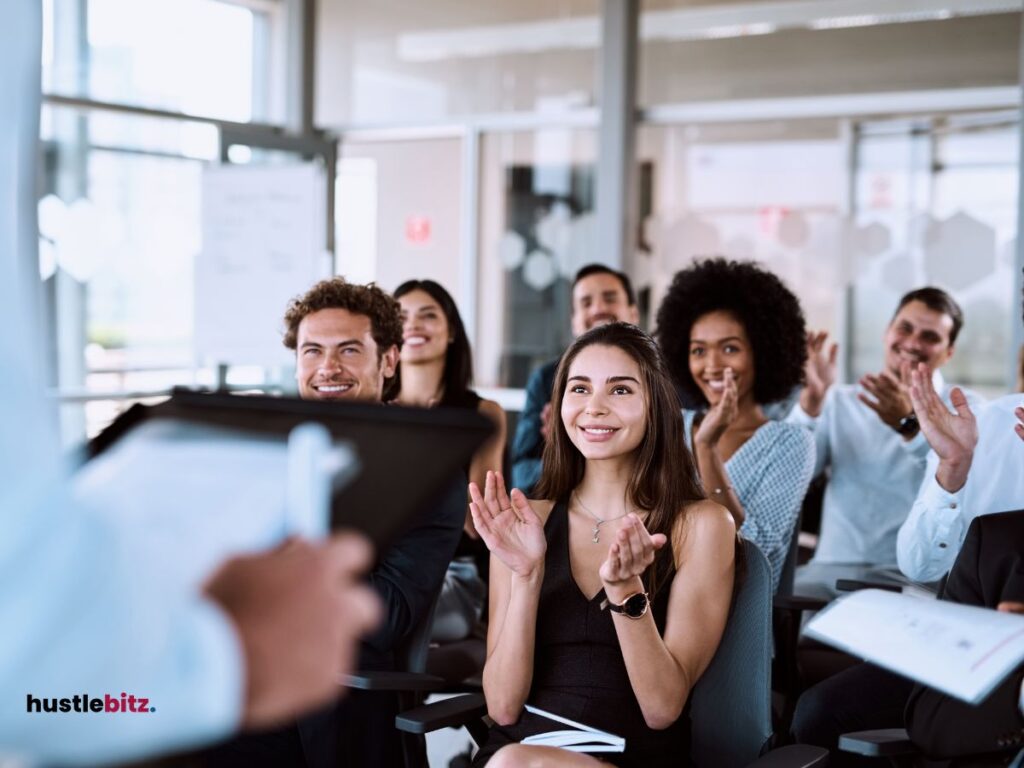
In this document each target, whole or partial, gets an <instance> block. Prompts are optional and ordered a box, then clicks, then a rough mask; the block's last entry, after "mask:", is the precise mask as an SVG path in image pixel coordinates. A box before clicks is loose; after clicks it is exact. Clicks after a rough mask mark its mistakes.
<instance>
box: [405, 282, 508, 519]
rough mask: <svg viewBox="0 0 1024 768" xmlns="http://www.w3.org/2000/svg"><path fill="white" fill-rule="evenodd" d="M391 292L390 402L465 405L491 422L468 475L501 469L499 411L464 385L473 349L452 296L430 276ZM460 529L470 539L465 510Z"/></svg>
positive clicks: (502, 417)
mask: <svg viewBox="0 0 1024 768" xmlns="http://www.w3.org/2000/svg"><path fill="white" fill-rule="evenodd" d="M394 296H395V298H396V299H398V303H399V304H401V305H402V357H401V365H400V367H399V369H398V385H397V387H398V394H397V396H396V397H395V400H394V402H396V403H398V404H400V405H418V406H422V407H426V408H433V407H434V406H445V407H451V408H471V409H472V410H475V411H479V412H480V413H482V414H483V415H485V416H487V417H488V418H489V419H490V420H491V421H493V422H494V424H495V428H496V431H495V434H494V435H493V436H492V437H491V438H490V439H489V440H488V441H487V443H485V444H484V445H483V447H481V448H480V450H478V451H477V452H476V454H475V455H474V456H473V460H472V462H471V463H470V465H469V479H470V480H471V481H473V482H476V483H477V484H479V485H482V484H483V482H484V478H485V476H486V473H487V470H494V471H500V470H501V463H502V452H503V451H504V448H505V412H504V411H503V410H502V409H501V406H500V405H498V404H497V403H496V402H494V401H493V400H485V399H484V398H482V397H480V396H479V395H478V394H477V393H476V392H474V391H473V390H472V389H471V388H470V382H471V381H472V378H473V354H472V352H471V351H470V348H469V339H468V338H467V336H466V329H465V327H464V326H463V324H462V317H461V316H460V315H459V309H458V307H456V306H455V300H454V299H453V298H452V297H451V294H449V293H448V291H446V290H445V289H444V287H442V286H441V285H440V284H439V283H436V282H434V281H433V280H407V281H406V282H404V283H402V284H401V285H400V286H398V288H397V289H396V290H395V293H394ZM466 532H467V533H468V534H469V535H470V536H472V537H474V538H476V531H475V530H474V529H473V527H472V520H471V519H470V518H469V516H468V509H467V518H466Z"/></svg>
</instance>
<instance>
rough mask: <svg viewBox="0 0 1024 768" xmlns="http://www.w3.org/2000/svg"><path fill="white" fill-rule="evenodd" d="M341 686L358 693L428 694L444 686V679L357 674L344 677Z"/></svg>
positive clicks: (404, 674) (408, 674) (419, 674)
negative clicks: (407, 692) (397, 692)
mask: <svg viewBox="0 0 1024 768" xmlns="http://www.w3.org/2000/svg"><path fill="white" fill-rule="evenodd" d="M341 684H342V685H344V686H345V687H346V688H356V689H358V690H360V691H412V692H413V693H429V692H430V691H440V690H442V689H443V688H444V686H445V681H444V678H441V677H436V676H434V675H427V674H425V673H423V672H357V673H356V674H354V675H345V676H344V677H342V679H341Z"/></svg>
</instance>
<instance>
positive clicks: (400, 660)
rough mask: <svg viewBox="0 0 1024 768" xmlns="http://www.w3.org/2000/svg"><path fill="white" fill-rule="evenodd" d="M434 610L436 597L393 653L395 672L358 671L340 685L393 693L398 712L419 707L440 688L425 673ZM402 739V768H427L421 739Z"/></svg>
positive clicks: (408, 736) (434, 678)
mask: <svg viewBox="0 0 1024 768" xmlns="http://www.w3.org/2000/svg"><path fill="white" fill-rule="evenodd" d="M436 609H437V598H435V599H434V603H433V604H432V605H431V606H430V610H429V611H428V612H427V613H426V615H425V616H424V617H423V618H422V619H421V621H420V622H419V624H417V625H416V626H415V627H414V628H413V631H412V632H410V633H409V636H408V637H407V638H406V639H405V642H403V643H402V644H401V646H400V647H399V648H397V649H396V650H395V660H396V666H397V667H399V670H398V671H359V672H356V673H354V674H351V675H346V676H345V678H344V679H343V680H342V685H345V686H346V687H348V688H353V689H355V690H360V691H378V692H392V693H394V694H395V696H396V697H397V700H398V712H404V711H406V710H407V709H411V708H413V707H415V706H417V705H418V704H421V703H422V702H423V700H424V699H425V698H426V696H427V694H428V693H431V692H434V691H439V690H441V689H443V688H444V687H445V681H444V679H443V678H440V677H437V676H435V675H428V674H426V672H425V669H426V666H427V653H428V651H429V648H430V630H431V628H432V627H433V625H434V613H435V611H436ZM401 739H402V759H403V764H404V765H405V768H426V766H427V752H426V742H425V740H424V739H423V737H421V736H420V737H418V736H416V735H414V734H409V733H402V734H401Z"/></svg>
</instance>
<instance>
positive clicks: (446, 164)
mask: <svg viewBox="0 0 1024 768" xmlns="http://www.w3.org/2000/svg"><path fill="white" fill-rule="evenodd" d="M864 2H865V4H867V5H871V2H870V0H864ZM125 4H127V5H132V6H133V8H132V9H128V10H125V9H124V8H122V7H121V6H123V5H125ZM172 5H173V6H174V7H175V10H176V11H177V10H179V8H178V6H179V5H180V6H181V9H182V10H181V13H180V14H178V15H177V16H176V19H177V20H176V21H173V20H168V19H167V18H166V14H167V13H169V11H168V10H167V9H168V8H169V7H170V6H172ZM884 5H885V4H884V3H875V6H877V8H875V10H876V11H878V12H877V13H874V12H873V13H871V14H867V15H865V16H863V17H858V19H857V20H855V21H856V23H854V21H851V20H850V19H849V18H846V17H843V16H842V14H841V13H840V11H841V10H842V7H844V6H843V4H842V3H837V2H832V0H815V2H807V3H794V4H787V5H786V9H785V10H786V12H785V13H783V12H782V10H780V7H779V6H778V4H771V3H740V2H730V1H727V0H719V1H717V2H692V1H691V0H685V1H684V0H643V1H642V2H640V3H639V12H640V16H639V24H638V30H639V31H638V38H637V58H638V65H639V66H638V76H637V80H636V83H635V89H634V91H633V92H634V95H635V103H636V106H637V112H636V115H637V123H636V134H635V156H634V158H635V185H636V189H635V194H634V196H633V200H634V203H633V204H634V205H635V206H636V212H635V213H636V219H637V221H638V222H639V224H638V226H637V231H636V233H635V237H630V238H629V244H628V245H627V248H628V249H629V250H630V251H631V252H630V253H628V254H623V257H624V258H623V259H622V261H623V263H626V264H629V265H630V272H631V277H632V279H633V280H634V282H635V284H636V286H637V288H638V294H639V298H640V304H641V314H642V318H643V323H644V324H645V326H646V327H647V328H649V329H650V325H651V323H652V318H653V315H654V312H655V311H656V309H657V305H658V302H659V301H660V299H661V297H662V296H663V294H664V291H665V289H666V287H667V285H668V283H669V281H670V280H671V278H672V275H673V274H674V273H675V272H676V271H677V270H678V269H680V268H682V267H684V266H685V265H686V264H688V263H690V261H692V259H694V258H696V257H700V256H706V255H711V254H721V255H725V256H729V257H733V258H751V259H757V260H759V261H761V262H763V263H765V264H766V265H767V266H769V267H770V268H772V269H774V270H776V271H777V272H779V274H780V275H782V277H783V278H784V279H785V280H786V281H787V282H788V283H789V284H790V285H791V286H792V287H793V289H794V290H795V292H796V293H797V294H798V295H799V296H800V298H801V300H802V301H803V303H804V307H805V311H806V314H807V317H808V320H809V322H810V324H811V325H812V326H814V327H818V328H823V329H827V330H829V331H830V332H831V333H832V334H833V335H835V336H836V337H837V338H838V339H839V340H840V341H841V343H842V345H843V350H844V352H843V355H842V357H841V361H842V368H843V370H842V375H843V377H844V378H845V379H846V380H852V379H855V378H856V377H857V376H859V375H861V374H863V373H864V372H867V371H870V370H873V369H874V368H876V367H877V365H878V359H879V358H880V348H879V347H880V343H881V333H882V330H883V328H884V326H885V324H886V323H887V322H888V319H889V312H890V311H891V307H892V305H893V304H894V302H895V300H896V298H897V297H898V295H899V294H900V293H902V292H903V291H904V290H905V289H907V288H909V287H911V286H914V285H919V284H924V283H935V284H938V285H940V286H943V287H945V288H948V289H950V290H951V291H953V292H954V294H955V295H956V296H957V297H958V298H959V299H960V300H961V302H962V304H963V306H964V309H965V313H966V316H967V323H966V326H965V329H964V331H963V336H962V337H961V345H960V349H959V350H958V351H957V354H956V355H955V356H954V359H953V361H952V362H951V363H950V365H949V367H948V369H947V370H948V372H949V375H950V377H951V378H952V379H955V380H957V381H960V382H963V383H965V384H967V385H969V386H972V387H976V388H978V389H981V390H982V391H985V392H986V393H990V394H995V393H998V392H1000V391H1004V390H1005V389H1006V388H1007V387H1008V385H1009V384H1008V379H1007V374H1008V371H1009V366H1008V365H1007V358H1008V356H1010V355H1012V354H1013V353H1012V352H1011V350H1010V347H1011V346H1012V341H1011V339H1012V337H1013V333H1014V323H1015V322H1017V321H1018V318H1017V315H1018V314H1019V313H1018V311H1017V306H1018V303H1019V297H1017V296H1015V295H1014V288H1013V285H1014V279H1013V277H1014V276H1015V270H1018V271H1019V267H1018V266H1015V264H1018V263H1019V257H1018V256H1017V253H1016V226H1017V209H1018V201H1017V187H1018V175H1019V157H1018V154H1019V150H1018V144H1019V135H1020V126H1019V122H1018V117H1017V112H1016V111H1015V110H1016V105H1017V103H1018V101H1019V75H1018V68H1019V66H1018V62H1019V47H1020V17H1021V14H1020V9H1019V7H1018V6H1016V5H1013V4H1011V3H1006V4H1000V3H998V2H997V3H990V4H987V5H986V6H985V9H984V11H983V12H979V13H975V14H973V15H965V16H959V15H957V14H955V13H948V14H943V13H940V12H939V11H941V8H939V6H941V3H940V2H939V0H935V2H934V3H927V2H926V3H918V4H916V5H915V10H914V13H903V14H896V13H888V12H885V8H884V7H883V6H884ZM143 6H145V8H143ZM932 6H935V8H932ZM1011 6H1012V7H1011ZM303 7H304V8H306V9H307V10H308V9H309V8H315V16H314V17H313V18H312V21H311V22H309V23H311V24H312V30H309V29H308V28H307V34H306V36H305V38H304V39H305V40H306V42H307V43H308V42H309V41H310V40H311V41H312V42H313V44H314V48H315V49H314V51H313V55H312V59H313V61H314V64H315V66H314V67H313V71H312V72H308V71H307V72H305V74H304V75H303V78H304V79H303V80H302V83H303V84H304V85H305V86H308V87H309V91H310V93H311V94H312V107H311V110H312V111H311V114H312V115H313V120H314V124H315V126H317V128H315V129H313V131H312V134H311V135H312V137H313V140H319V141H333V139H334V138H338V139H340V147H339V154H338V162H337V166H336V176H335V178H334V183H333V188H332V190H331V192H329V193H328V200H329V201H330V199H331V197H332V196H333V211H334V214H335V227H334V229H333V236H334V241H335V246H334V249H333V250H334V257H335V261H334V264H335V271H336V272H338V273H340V274H344V275H346V276H347V277H349V278H351V279H353V280H358V281H361V282H365V281H370V280H376V281H378V282H379V283H381V284H382V285H383V286H384V287H386V288H389V289H390V288H394V287H395V286H396V285H397V284H398V283H399V282H401V281H402V280H404V279H407V278H410V277H425V276H429V277H433V278H435V279H438V280H439V281H440V282H442V283H444V284H445V285H446V287H448V288H449V290H450V291H451V292H452V294H453V295H454V296H455V297H456V299H457V301H458V302H459V306H460V309H461V311H462V312H463V315H464V318H465V319H466V321H467V325H468V331H469V333H470V336H471V338H472V341H473V345H474V353H475V361H476V372H475V373H476V382H477V384H478V385H479V386H483V387H498V388H501V387H511V388H517V387H521V386H523V384H524V383H525V380H526V376H527V375H528V373H529V371H530V369H531V368H532V367H533V366H535V365H536V364H538V363H539V362H542V361H544V360H547V359H550V358H552V357H554V356H556V355H557V354H558V353H559V352H560V351H561V349H563V348H564V346H565V344H567V343H568V341H569V338H570V331H569V322H568V316H569V309H570V308H569V290H568V285H569V280H570V279H571V276H572V274H573V272H574V271H575V269H576V268H577V267H578V266H579V265H581V264H583V263H587V262H589V261H593V260H594V259H595V253H596V250H597V249H596V248H595V245H594V237H595V227H594V222H595V214H594V209H595V204H596V200H595V198H596V186H595V184H596V180H597V176H598V168H599V165H600V161H601V151H600V149H601V148H600V141H599V132H600V124H601V103H600V93H601V88H602V82H601V75H600V74H599V70H600V66H599V65H600V64H601V58H602V51H601V39H602V23H603V22H602V18H601V13H602V3H600V2H597V0H558V2H556V3H554V4H551V3H539V2H534V1H533V0H530V1H529V2H517V3H510V2H497V3H488V4H477V5H470V6H467V5H466V4H464V3H457V2H441V3H431V4H430V5H429V7H428V6H424V5H422V4H417V3H413V2H410V0H393V1H392V2H388V3H381V4H362V5H360V4H357V3H352V2H349V1H348V0H321V1H320V2H317V3H310V2H304V1H303V0H189V2H187V3H181V4H179V3H170V2H168V1H167V0H144V1H143V0H138V2H136V0H45V2H44V10H45V13H46V24H45V26H46V30H45V35H46V40H45V41H44V79H45V90H46V91H47V93H48V94H49V97H48V99H47V102H48V106H47V108H46V109H45V110H44V116H43V122H44V135H43V146H44V151H45V156H46V177H45V182H44V186H45V188H44V189H43V190H41V199H42V200H43V202H44V204H45V205H44V207H41V211H40V212H41V216H40V221H41V228H42V230H43V231H42V244H43V247H42V249H41V253H42V264H41V269H42V272H43V274H44V275H49V276H50V281H51V282H50V286H51V288H50V295H51V297H52V304H53V306H54V309H55V316H56V318H57V327H58V329H59V333H58V334H57V341H56V343H55V345H54V358H55V360H57V361H58V362H59V366H58V369H59V370H60V379H59V381H58V382H57V384H58V386H59V388H60V390H61V391H62V392H63V393H64V394H65V395H66V398H65V401H66V402H71V403H73V405H72V406H69V408H67V409H66V410H67V411H68V413H69V414H71V415H70V416H69V417H68V420H67V422H66V425H65V426H66V432H67V433H68V435H69V439H72V440H73V439H80V436H81V435H82V434H84V433H86V432H89V433H91V432H94V431H95V430H96V429H97V428H99V426H102V424H103V423H104V421H105V419H107V418H109V416H110V415H111V414H113V413H116V411H117V410H118V409H119V408H120V407H122V404H123V403H125V402H129V399H119V400H116V401H109V402H107V403H105V404H101V405H95V404H93V401H94V400H95V399H96V397H97V393H98V392H100V391H101V390H102V391H108V390H109V391H111V392H119V393H121V395H130V394H132V393H133V392H134V394H141V393H143V392H144V391H149V388H150V387H153V388H160V387H166V386H169V385H170V384H172V383H189V382H192V381H201V382H209V383H212V382H213V381H214V372H212V371H209V370H206V369H204V368H202V367H200V366H198V365H197V364H196V361H195V358H194V355H193V354H192V345H193V342H194V338H193V336H194V329H193V328H192V327H191V323H192V320H191V310H190V307H191V305H192V303H193V301H194V296H193V290H194V289H193V287H192V284H191V274H192V270H193V261H194V257H195V253H196V251H197V250H198V248H199V247H200V246H199V245H198V239H199V237H200V217H199V214H200V211H201V202H200V199H199V194H200V186H201V184H200V179H201V176H202V169H203V167H204V164H206V163H211V162H216V161H219V160H221V161H222V160H225V159H226V160H230V161H232V162H249V163H277V162H281V160H282V153H281V152H280V151H278V150H277V149H275V148H274V147H273V145H265V148H260V147H259V146H258V145H253V146H252V147H250V146H246V145H245V144H244V142H242V143H236V144H235V145H234V146H231V147H230V148H228V150H227V153H226V155H224V153H223V152H222V148H221V147H220V140H219V133H220V130H221V129H220V128H218V121H221V123H223V124H225V125H228V126H229V127H230V129H231V130H232V131H234V129H235V128H238V127H239V126H241V127H243V128H245V127H248V124H254V125H255V124H257V123H260V122H261V121H262V122H263V123H264V125H263V126H262V127H263V128H267V129H268V132H269V133H274V132H277V131H285V129H284V128H283V126H284V124H285V122H286V121H285V118H284V113H285V104H286V102H287V99H286V98H285V96H286V95H287V92H288V88H289V87H292V88H294V87H295V84H296V82H297V81H295V80H289V79H288V75H287V72H288V68H287V66H286V64H288V62H293V61H294V58H295V54H296V51H295V49H294V43H293V44H291V45H289V42H288V41H290V40H295V39H299V38H296V37H294V36H292V35H290V34H286V31H287V29H288V27H287V24H288V23H289V22H288V20H289V18H290V14H291V13H292V11H293V10H294V9H296V8H303ZM872 7H874V6H872ZM143 11H146V13H143V16H144V17H145V18H138V16H139V14H140V13H142V12H143ZM933 11H934V12H933ZM146 14H148V15H146ZM186 17H187V19H186ZM160 19H163V22H162V23H163V26H164V28H170V27H174V28H175V29H178V28H179V27H180V30H179V31H180V38H181V39H182V40H187V41H188V43H187V45H188V46H189V47H190V49H191V50H194V52H195V56H194V57H193V59H194V61H193V62H192V63H189V62H185V63H182V62H180V61H179V59H180V58H181V56H180V47H179V49H178V51H177V52H176V53H175V54H174V56H170V54H169V53H168V51H167V50H166V46H165V45H163V43H162V41H161V40H159V39H152V38H153V36H154V35H155V36H157V37H159V34H158V32H159V30H160V24H156V23H155V22H156V21H159V20H160ZM168 25H170V26H168ZM175 25H177V26H175ZM212 30H219V31H218V32H217V33H216V35H215V36H216V37H217V39H218V40H220V41H221V48H220V49H219V50H215V49H216V48H217V47H216V46H214V47H213V48H211V46H210V44H209V43H210V40H211V39H212V38H211V35H213V31H212ZM229 44H230V45H229ZM226 45H227V46H228V47H229V48H230V51H226V50H224V46H226ZM211 51H214V52H215V53H216V54H217V56H218V57H219V58H220V59H229V60H230V61H226V60H225V61H224V62H223V65H222V66H218V65H216V63H214V64H210V62H209V61H207V59H208V58H209V56H212V55H213V54H212V53H210V52H211ZM300 53H302V51H300ZM208 54H209V55H208ZM204 61H205V62H206V65H204V66H199V64H200V63H202V62H204ZM167 62H173V63H167ZM192 64H195V66H192ZM179 65H180V66H179ZM204 67H205V68H204ZM211 67H212V68H213V69H215V70H216V71H215V72H213V71H212V70H211ZM155 70H159V71H155ZM200 70H202V71H204V72H209V73H211V74H209V76H207V77H199V76H198V75H197V74H196V73H197V72H200ZM288 83H290V84H291V85H290V86H288ZM112 103H113V104H112ZM119 104H126V105H128V109H127V112H125V113H121V112H119V111H118V110H117V106H118V105H119ZM195 116H199V119H198V120H192V119H189V118H190V117H195ZM278 124H280V128H275V126H276V125H278ZM289 124H291V123H289ZM285 154H287V152H286V153H285ZM222 155H223V156H222ZM285 159H286V160H288V158H285ZM289 161H290V160H289ZM83 212H89V215H86V214H84V213H83ZM83 222H85V223H84V224H83ZM100 223H102V226H99V224H100ZM90 225H91V226H90ZM75 227H79V229H77V230H76V229H74V228H75ZM68 231H75V232H77V233H78V234H79V235H82V236H81V237H76V238H75V241H76V242H77V243H80V244H88V247H78V248H75V247H66V245H65V247H60V245H59V244H60V241H61V239H63V240H64V241H66V242H70V239H69V238H68V237H67V235H66V234H64V233H66V232H68ZM82 233H84V235H83V234H82ZM161 366H162V368H161ZM154 368H156V369H159V370H153V369H154ZM228 375H229V377H231V378H232V380H233V381H235V382H237V383H247V384H252V385H253V386H267V385H268V382H279V381H280V380H281V372H279V371H278V372H276V373H275V372H273V371H264V370H248V371H242V370H232V371H230V372H229V374H228ZM77 395H81V396H82V397H81V399H75V397H76V396H77ZM83 400H84V401H86V402H88V403H90V404H89V406H88V410H87V411H83V408H82V402H83ZM98 410H101V411H102V416H97V415H95V413H96V412H97V411H98ZM83 412H87V413H89V414H90V415H89V416H88V419H86V418H84V417H83V415H82V414H83ZM75 414H77V415H75Z"/></svg>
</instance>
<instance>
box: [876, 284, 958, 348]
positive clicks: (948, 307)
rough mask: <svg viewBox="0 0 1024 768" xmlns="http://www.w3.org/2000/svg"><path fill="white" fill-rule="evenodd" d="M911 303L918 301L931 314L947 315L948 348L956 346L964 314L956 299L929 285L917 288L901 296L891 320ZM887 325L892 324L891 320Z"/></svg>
mask: <svg viewBox="0 0 1024 768" xmlns="http://www.w3.org/2000/svg"><path fill="white" fill-rule="evenodd" d="M912 301H920V302H921V303H922V304H924V305H925V306H926V307H928V309H930V310H931V311H932V312H940V313H942V314H943V315H949V319H950V320H952V321H953V327H952V328H950V329H949V346H951V347H952V346H953V345H954V344H956V337H957V336H958V335H959V334H960V329H961V328H963V327H964V312H963V310H962V309H960V305H959V304H957V303H956V299H954V298H953V297H952V296H950V295H949V294H948V293H946V292H945V291H944V290H942V289H941V288H935V287H934V286H931V285H929V286H925V287H924V288H917V289H916V290H913V291H911V292H910V293H905V294H903V296H902V298H900V303H899V304H897V305H896V311H895V312H893V313H892V319H893V320H895V319H896V315H898V314H899V313H900V310H901V309H903V308H904V307H905V306H906V305H907V304H909V303H910V302H912ZM889 323H890V324H892V320H890V321H889Z"/></svg>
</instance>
